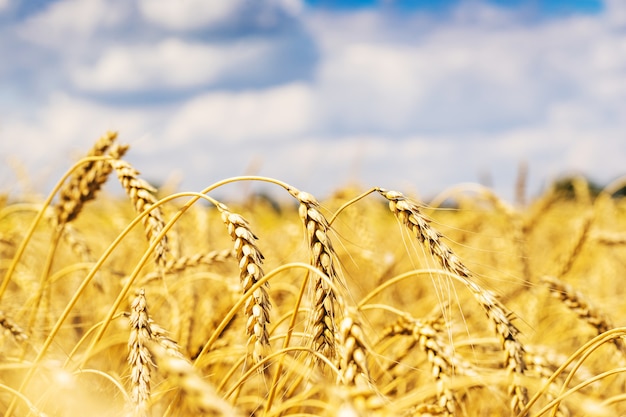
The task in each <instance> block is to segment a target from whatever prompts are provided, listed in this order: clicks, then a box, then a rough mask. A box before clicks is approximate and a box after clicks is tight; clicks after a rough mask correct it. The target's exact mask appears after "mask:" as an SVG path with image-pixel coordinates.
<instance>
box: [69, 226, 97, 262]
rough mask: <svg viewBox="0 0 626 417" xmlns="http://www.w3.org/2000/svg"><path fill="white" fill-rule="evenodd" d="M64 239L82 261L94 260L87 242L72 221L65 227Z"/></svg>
mask: <svg viewBox="0 0 626 417" xmlns="http://www.w3.org/2000/svg"><path fill="white" fill-rule="evenodd" d="M63 240H65V242H66V243H67V244H68V245H69V246H70V248H71V249H72V252H74V253H75V254H76V255H78V256H79V257H80V259H81V260H82V261H84V262H91V261H92V260H93V258H92V256H91V250H90V249H89V246H88V245H87V242H86V241H85V239H84V238H83V237H82V236H81V235H80V233H79V232H78V231H77V230H76V229H75V228H74V226H72V224H71V223H67V224H66V225H65V227H64V228H63Z"/></svg>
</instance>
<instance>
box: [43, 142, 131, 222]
mask: <svg viewBox="0 0 626 417" xmlns="http://www.w3.org/2000/svg"><path fill="white" fill-rule="evenodd" d="M116 138H117V133H115V132H107V133H106V134H105V135H104V136H102V137H101V138H99V139H98V140H97V141H96V143H95V144H94V146H93V147H92V148H91V149H90V150H89V152H88V153H87V156H88V157H89V156H104V155H105V154H106V153H107V151H108V153H109V155H110V156H111V157H113V158H120V157H122V155H124V153H125V152H126V150H127V149H128V146H127V145H118V144H115V143H114V142H115V139H116ZM114 145H115V146H114ZM110 173H111V168H110V165H109V164H108V163H107V162H106V161H90V162H86V163H85V164H83V165H81V166H80V167H79V168H77V169H76V170H75V171H74V173H73V174H72V176H71V178H70V180H69V181H68V182H66V183H65V184H64V185H63V187H62V188H61V190H59V201H58V203H57V204H56V206H55V211H56V218H57V223H58V224H59V225H63V224H65V223H68V222H70V221H72V220H74V219H75V218H76V216H78V214H79V213H80V211H81V210H82V208H83V205H84V204H85V203H86V202H87V201H89V200H92V199H93V198H94V197H95V194H96V192H97V191H98V190H100V188H101V187H102V184H104V183H105V182H106V180H107V178H108V175H109V174H110Z"/></svg>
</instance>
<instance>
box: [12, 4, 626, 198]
mask: <svg viewBox="0 0 626 417" xmlns="http://www.w3.org/2000/svg"><path fill="white" fill-rule="evenodd" d="M107 130H117V131H119V133H120V141H121V142H124V143H129V144H130V145H131V150H130V151H129V153H128V154H127V158H126V159H128V160H129V161H130V162H131V163H132V164H133V165H134V166H135V167H136V168H137V169H138V170H140V171H141V172H142V174H143V176H144V177H145V178H146V179H148V180H149V181H151V182H153V183H155V184H164V183H167V182H170V183H172V182H175V183H176V184H178V185H177V188H178V189H179V190H194V191H199V190H200V189H202V188H204V187H206V186H208V185H210V184H212V183H213V182H216V181H218V180H221V179H224V178H227V177H231V176H237V175H242V174H258V175H264V176H271V177H275V178H278V179H280V180H282V181H285V182H288V183H290V184H292V185H294V186H296V187H298V188H300V189H302V190H306V191H309V192H311V193H313V194H315V195H316V196H317V197H318V198H324V197H325V196H328V195H329V194H330V193H331V192H333V191H334V190H337V189H338V188H341V187H344V186H346V185H348V184H357V185H361V186H363V187H370V186H374V185H377V186H382V187H386V188H392V189H398V190H400V191H403V192H405V193H407V194H412V195H416V196H419V197H420V198H424V199H428V198H430V197H432V196H434V195H435V194H436V193H438V192H440V191H443V189H445V188H446V187H449V186H452V185H455V184H458V183H462V182H481V183H483V184H486V185H489V186H492V187H494V189H495V190H496V192H497V193H498V194H499V195H501V196H502V197H503V198H505V199H508V200H511V199H512V198H513V195H514V189H515V182H516V177H517V176H518V172H519V170H520V166H523V165H526V166H527V169H528V191H529V193H530V194H531V195H537V194H539V193H540V192H541V191H542V189H544V188H545V187H546V186H547V184H549V183H550V182H552V181H554V180H555V179H557V178H559V177H560V176H563V175H575V174H582V175H585V176H587V177H588V178H589V179H591V180H593V181H595V182H597V183H599V184H606V183H608V182H609V181H610V180H612V179H614V178H616V177H618V176H620V175H622V174H625V173H626V2H625V1H622V0H570V1H566V0H561V1H559V0H529V1H521V0H519V1H515V0H510V1H504V0H501V1H496V0H440V1H425V0H424V1H420V0H404V1H403V0H397V1H393V0H387V1H385V0H378V1H376V0H362V1H358V0H345V1H324V0H228V1H224V0H180V1H171V0H30V1H20V0H0V157H1V160H0V185H1V187H2V190H3V191H8V192H10V193H18V192H22V191H23V190H24V189H26V190H28V191H36V192H40V193H47V192H49V190H50V188H51V187H52V185H53V184H54V183H55V182H56V181H57V180H58V179H59V178H60V176H61V175H62V173H63V172H65V170H66V169H67V168H69V167H70V166H71V164H72V163H73V162H74V161H75V160H76V159H78V158H79V157H80V156H82V155H83V154H84V153H85V152H86V151H87V150H88V149H89V148H90V147H91V145H92V144H93V142H94V141H95V140H96V139H97V138H98V137H99V136H101V135H102V134H103V133H104V132H105V131H107ZM253 188H254V189H259V190H260V189H262V187H261V186H257V185H254V186H253ZM19 190H22V191H19ZM240 191H241V188H239V189H237V188H234V189H233V191H232V193H233V195H237V194H238V193H239V192H240Z"/></svg>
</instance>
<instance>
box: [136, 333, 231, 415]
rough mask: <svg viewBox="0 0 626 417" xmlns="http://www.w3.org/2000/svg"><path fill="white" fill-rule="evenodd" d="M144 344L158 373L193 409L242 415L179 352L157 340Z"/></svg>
mask: <svg viewBox="0 0 626 417" xmlns="http://www.w3.org/2000/svg"><path fill="white" fill-rule="evenodd" d="M147 346H148V349H149V350H150V353H151V354H152V357H153V358H154V360H155V362H156V365H157V370H158V372H159V373H163V374H164V375H165V376H166V377H167V383H169V384H172V386H173V387H175V388H179V389H180V390H181V391H182V392H183V393H184V394H185V400H186V402H187V403H188V404H189V405H190V407H192V408H193V409H194V411H196V412H199V413H202V415H210V416H225V417H231V416H232V417H239V416H241V415H242V414H241V413H240V412H239V411H238V410H236V409H235V408H234V407H233V406H232V405H231V404H229V403H228V402H226V401H225V400H224V399H223V398H221V397H220V396H219V395H218V394H217V392H216V391H215V388H214V387H213V386H212V385H211V384H210V383H209V382H207V381H206V379H205V378H204V377H203V376H202V375H200V374H199V372H198V370H197V369H196V368H194V367H193V365H192V364H191V363H190V362H189V361H188V360H187V359H186V358H185V357H184V356H183V355H181V354H179V353H178V354H175V353H174V354H173V352H172V350H171V349H168V348H167V347H166V346H164V345H163V343H159V342H158V340H152V341H150V342H149V343H148V345H147ZM176 352H177V351H176Z"/></svg>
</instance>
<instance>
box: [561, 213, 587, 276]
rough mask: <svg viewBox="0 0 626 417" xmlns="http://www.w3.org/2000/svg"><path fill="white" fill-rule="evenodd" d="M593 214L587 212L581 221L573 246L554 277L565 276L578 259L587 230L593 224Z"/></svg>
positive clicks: (585, 239)
mask: <svg viewBox="0 0 626 417" xmlns="http://www.w3.org/2000/svg"><path fill="white" fill-rule="evenodd" d="M593 217H594V216H593V212H592V211H589V212H588V213H587V214H586V215H585V216H584V217H583V219H582V224H581V226H580V229H579V231H578V236H576V239H575V240H574V245H573V246H572V247H571V248H570V249H569V251H568V252H567V253H566V254H565V256H564V257H563V258H562V259H561V261H560V263H559V265H558V266H557V269H556V271H557V272H556V276H557V277H563V276H564V275H565V274H567V273H568V272H569V271H570V270H571V269H572V266H573V265H574V261H575V260H576V259H577V258H578V257H579V256H578V255H579V254H580V252H581V250H582V248H583V246H584V245H585V242H586V241H587V240H588V238H589V235H590V234H589V230H590V229H591V224H592V222H593Z"/></svg>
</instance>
